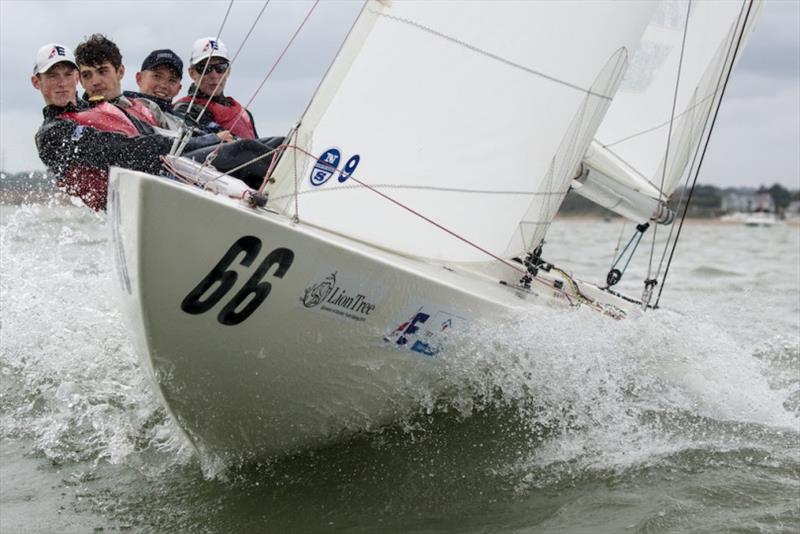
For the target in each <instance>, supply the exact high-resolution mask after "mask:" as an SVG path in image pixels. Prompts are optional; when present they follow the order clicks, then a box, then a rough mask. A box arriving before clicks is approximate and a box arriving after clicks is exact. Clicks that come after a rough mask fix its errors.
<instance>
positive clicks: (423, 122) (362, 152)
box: [269, 1, 653, 262]
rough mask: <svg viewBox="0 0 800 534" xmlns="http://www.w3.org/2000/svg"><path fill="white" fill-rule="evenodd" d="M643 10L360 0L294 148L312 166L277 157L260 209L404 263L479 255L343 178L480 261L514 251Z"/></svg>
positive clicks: (602, 104)
mask: <svg viewBox="0 0 800 534" xmlns="http://www.w3.org/2000/svg"><path fill="white" fill-rule="evenodd" d="M652 11H653V5H652V4H651V3H649V2H638V1H634V2H585V3H580V4H576V3H573V2H459V3H455V2H435V1H431V2H389V1H386V2H378V1H369V2H368V3H367V4H366V6H365V8H364V10H363V11H362V13H361V15H360V16H359V18H358V20H357V21H356V23H355V25H354V27H353V29H352V30H351V32H350V35H349V36H348V38H347V40H346V42H345V44H344V45H343V47H342V50H341V51H340V53H339V55H338V57H337V59H336V61H335V62H334V64H333V65H332V67H331V69H330V71H329V72H328V74H327V75H326V77H325V79H324V80H323V83H322V84H321V86H320V88H319V89H318V91H317V94H316V95H315V97H314V99H313V100H312V102H311V104H310V106H309V108H308V109H307V111H306V113H305V115H304V116H303V118H302V122H301V124H300V126H299V129H298V130H297V132H296V135H295V138H294V139H293V141H294V142H296V143H297V145H299V146H300V147H302V149H303V151H306V152H308V153H310V154H314V155H315V156H321V159H322V160H323V161H317V159H316V158H313V157H309V156H308V155H306V154H305V153H304V152H302V151H296V150H292V149H290V150H288V151H287V153H286V154H285V155H284V157H283V158H282V159H281V161H280V163H279V165H278V168H277V169H276V171H275V173H274V176H275V178H276V183H275V184H274V185H273V186H272V187H271V188H270V190H269V192H270V195H271V200H270V205H271V206H272V207H274V208H276V209H279V210H281V211H283V212H286V213H287V214H290V215H295V212H296V214H297V215H298V217H299V219H300V220H301V221H303V222H305V223H309V224H314V225H318V226H320V227H324V228H326V229H329V230H332V231H334V232H338V233H341V234H345V235H348V236H351V237H353V238H355V239H358V240H361V241H365V242H368V243H371V244H374V245H377V246H380V247H383V248H387V249H391V250H394V251H396V252H398V253H401V254H405V255H409V256H416V257H422V258H428V259H434V260H441V261H451V262H483V261H487V260H488V259H489V258H488V257H487V255H486V254H485V253H482V252H480V251H479V250H477V249H476V248H473V247H471V246H469V245H467V244H466V243H465V242H464V241H461V240H458V239H455V238H454V237H453V236H452V235H449V234H448V233H446V232H443V231H442V230H440V229H438V228H436V227H435V226H433V225H431V224H430V223H427V222H425V221H424V220H423V219H421V218H419V217H418V216H416V215H414V214H412V213H410V212H409V211H407V210H404V209H402V208H400V207H398V206H397V205H395V204H393V203H391V202H389V201H387V199H385V198H382V197H381V196H379V195H377V194H375V192H374V191H371V190H369V189H368V188H366V187H364V186H362V185H359V184H358V183H356V181H355V180H354V179H353V178H355V179H357V180H359V181H361V182H363V183H364V184H367V185H369V186H370V187H372V188H375V189H377V190H379V191H381V192H382V193H384V194H386V195H388V196H390V197H392V198H393V199H395V200H396V201H398V202H400V203H402V204H404V205H406V206H408V207H410V208H412V209H414V210H416V211H417V212H419V213H421V214H424V215H425V216H427V217H430V218H431V219H432V220H434V221H436V222H437V223H439V224H441V225H443V226H445V227H447V228H449V229H451V230H453V231H454V232H457V233H458V234H459V235H461V236H463V237H464V238H465V239H467V240H470V241H472V242H473V243H475V244H477V245H479V246H480V247H483V248H484V249H486V250H487V251H489V252H491V253H492V254H495V255H500V256H506V257H508V256H511V255H515V254H519V253H521V252H523V251H524V250H526V249H528V248H529V247H531V245H532V244H534V242H535V241H536V240H537V239H541V236H542V235H543V230H544V228H545V226H546V225H547V224H549V222H550V220H551V219H552V217H553V215H554V214H555V212H556V210H557V209H558V206H559V205H560V203H561V201H562V199H563V195H564V194H565V192H566V190H567V188H568V185H569V182H570V180H571V179H572V177H573V176H574V174H575V172H576V171H577V168H578V166H579V164H580V161H581V158H582V157H583V155H584V154H585V152H586V149H587V147H588V144H589V142H590V141H591V139H592V137H593V135H594V133H595V130H596V128H597V126H598V125H599V123H600V120H601V119H602V116H603V113H604V112H605V111H606V109H607V106H608V104H609V103H610V99H611V97H612V96H613V94H614V91H615V89H616V87H617V85H618V83H619V82H620V80H621V78H622V74H623V72H624V68H625V66H626V64H627V59H628V50H630V49H632V48H633V47H635V46H636V45H637V43H638V42H639V40H640V38H641V36H642V33H643V31H644V28H645V27H646V26H647V23H648V22H649V20H650V18H651V15H652ZM332 166H336V167H339V168H345V169H347V170H348V171H351V176H352V178H348V174H344V175H340V174H338V173H336V172H331V169H332ZM295 189H296V190H297V193H298V195H297V197H296V198H295ZM295 202H296V203H295Z"/></svg>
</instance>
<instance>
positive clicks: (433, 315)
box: [383, 306, 466, 357]
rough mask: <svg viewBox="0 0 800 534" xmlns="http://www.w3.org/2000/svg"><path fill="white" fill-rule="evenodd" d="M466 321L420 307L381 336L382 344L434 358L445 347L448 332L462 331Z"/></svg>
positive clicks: (448, 313)
mask: <svg viewBox="0 0 800 534" xmlns="http://www.w3.org/2000/svg"><path fill="white" fill-rule="evenodd" d="M465 322H466V320H465V319H464V318H463V317H459V316H457V315H453V314H452V313H450V312H446V311H442V310H439V311H436V312H430V311H426V310H425V307H424V306H423V307H420V308H419V309H418V310H417V311H416V313H414V314H412V315H411V316H410V317H408V318H407V319H406V320H405V321H402V322H401V323H400V324H398V325H397V326H396V327H395V328H394V329H393V330H392V331H391V332H390V333H388V334H386V335H385V336H383V341H384V343H390V344H391V345H392V346H394V347H395V348H400V349H406V350H409V351H411V352H416V353H418V354H422V355H424V356H430V357H432V356H436V355H437V354H438V353H439V352H440V351H441V350H442V348H443V347H444V346H445V344H446V342H447V340H448V338H449V336H450V331H451V329H453V327H454V326H455V327H456V329H458V330H461V329H463V327H462V325H463V323H465Z"/></svg>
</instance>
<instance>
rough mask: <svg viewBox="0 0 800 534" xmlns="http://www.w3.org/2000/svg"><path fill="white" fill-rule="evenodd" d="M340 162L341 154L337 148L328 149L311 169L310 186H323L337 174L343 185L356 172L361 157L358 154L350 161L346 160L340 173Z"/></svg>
mask: <svg viewBox="0 0 800 534" xmlns="http://www.w3.org/2000/svg"><path fill="white" fill-rule="evenodd" d="M340 161H342V153H341V152H340V151H339V149H338V148H329V149H328V150H326V151H325V152H323V153H322V155H321V156H320V157H319V159H318V160H317V162H316V163H315V164H314V167H313V168H312V169H311V176H309V179H310V180H311V185H313V186H314V187H319V186H321V185H324V184H325V183H326V182H327V181H328V180H330V179H331V177H332V176H333V175H334V174H336V173H337V172H338V173H339V178H338V180H339V183H340V184H343V183H345V182H346V181H347V179H348V178H350V177H351V176H353V173H354V172H355V171H356V167H358V164H359V162H360V161H361V156H360V155H358V154H355V155H353V156H351V157H350V159H348V160H347V163H345V164H344V166H343V167H342V169H341V171H339V162H340Z"/></svg>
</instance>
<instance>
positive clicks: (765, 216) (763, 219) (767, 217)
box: [744, 211, 778, 226]
mask: <svg viewBox="0 0 800 534" xmlns="http://www.w3.org/2000/svg"><path fill="white" fill-rule="evenodd" d="M777 222H778V219H777V218H776V217H775V214H774V213H769V212H766V211H757V212H755V213H750V214H748V216H747V218H746V219H745V220H744V224H745V226H774V225H775V223H777Z"/></svg>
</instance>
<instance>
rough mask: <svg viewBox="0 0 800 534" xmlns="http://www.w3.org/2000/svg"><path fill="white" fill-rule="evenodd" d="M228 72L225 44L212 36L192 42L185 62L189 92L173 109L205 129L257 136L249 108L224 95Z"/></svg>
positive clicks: (254, 137) (249, 137)
mask: <svg viewBox="0 0 800 534" xmlns="http://www.w3.org/2000/svg"><path fill="white" fill-rule="evenodd" d="M230 74H231V64H230V59H229V58H228V49H227V47H226V46H225V44H224V43H223V42H222V41H219V40H217V39H216V38H214V37H203V38H202V39H198V40H197V41H195V43H194V45H193V46H192V55H191V60H190V62H189V76H190V77H191V78H192V81H193V82H194V83H193V84H192V86H191V87H190V88H189V96H185V97H183V98H181V99H180V100H178V102H176V103H175V106H174V109H175V111H176V112H177V113H179V114H184V113H185V114H187V115H188V116H189V117H191V118H192V119H194V120H195V121H197V122H198V123H199V124H200V126H201V127H203V128H204V129H205V130H207V131H217V130H229V131H230V132H231V133H232V134H233V135H235V136H236V137H238V138H240V139H258V134H257V133H256V126H255V121H254V120H253V115H252V114H251V113H250V111H248V110H247V109H246V108H245V107H244V106H242V105H241V104H240V103H239V102H237V101H236V100H235V99H234V98H233V97H230V96H225V95H224V91H225V84H226V83H227V81H228V78H229V77H230ZM193 100H194V102H193V103H192V101H193ZM190 104H191V109H190ZM204 108H205V111H203V109H204Z"/></svg>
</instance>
